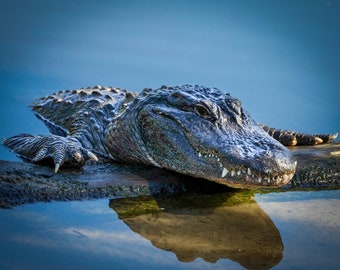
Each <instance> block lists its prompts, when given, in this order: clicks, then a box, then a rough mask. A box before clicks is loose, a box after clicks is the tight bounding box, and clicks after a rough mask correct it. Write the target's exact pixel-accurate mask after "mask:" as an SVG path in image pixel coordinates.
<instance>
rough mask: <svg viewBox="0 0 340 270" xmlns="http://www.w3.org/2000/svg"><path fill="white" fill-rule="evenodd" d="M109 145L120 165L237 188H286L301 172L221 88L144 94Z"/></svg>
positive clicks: (112, 132)
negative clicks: (162, 170)
mask: <svg viewBox="0 0 340 270" xmlns="http://www.w3.org/2000/svg"><path fill="white" fill-rule="evenodd" d="M105 140H106V145H107V147H108V149H109V151H110V153H111V155H112V157H113V158H115V159H117V160H121V161H124V162H137V163H144V164H149V165H154V166H158V167H161V168H166V169H170V170H173V171H176V172H179V173H182V174H186V175H190V176H193V177H198V178H204V179H208V180H211V181H215V182H218V183H222V184H225V185H228V186H231V187H236V188H239V187H241V188H254V187H255V188H256V187H261V186H265V187H276V186H281V185H284V184H286V183H287V182H289V180H290V179H291V178H292V176H293V174H294V172H295V167H296V162H295V161H294V160H293V159H292V157H291V155H290V153H289V152H288V150H287V149H286V148H285V147H284V146H282V145H281V144H280V143H279V142H277V141H276V140H274V139H273V138H271V137H269V135H268V134H267V133H265V132H264V131H263V130H262V128H260V127H259V126H258V125H257V124H256V123H255V121H254V120H253V119H252V118H251V117H250V115H249V114H248V113H247V112H246V111H245V110H244V109H243V108H242V106H241V103H240V101H239V100H238V99H236V98H234V97H232V96H230V95H229V94H224V93H223V92H222V91H220V90H218V89H216V88H205V87H201V86H190V85H184V86H180V87H161V88H160V89H156V90H151V89H144V90H143V92H142V93H141V94H140V95H139V96H138V97H136V98H135V99H134V100H133V101H132V102H131V103H130V104H129V105H128V107H127V108H126V109H125V110H124V111H123V112H122V113H121V115H119V116H118V117H116V118H115V119H114V120H113V122H112V124H110V125H109V126H108V130H107V132H106V138H105ZM122 157H124V158H122Z"/></svg>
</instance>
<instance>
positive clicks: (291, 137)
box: [260, 125, 338, 146]
mask: <svg viewBox="0 0 340 270" xmlns="http://www.w3.org/2000/svg"><path fill="white" fill-rule="evenodd" d="M260 126H261V127H262V128H263V129H264V130H265V131H266V132H267V133H268V134H269V135H270V136H272V137H273V138H274V139H276V140H278V141H279V142H280V143H282V144H283V145H285V146H295V145H316V144H322V143H329V142H331V141H333V140H335V139H336V138H337V137H338V133H335V134H312V135H310V134H305V133H300V132H294V131H289V130H283V129H276V128H271V127H268V126H264V125H260Z"/></svg>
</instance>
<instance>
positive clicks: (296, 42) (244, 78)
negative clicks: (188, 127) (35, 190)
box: [0, 0, 340, 160]
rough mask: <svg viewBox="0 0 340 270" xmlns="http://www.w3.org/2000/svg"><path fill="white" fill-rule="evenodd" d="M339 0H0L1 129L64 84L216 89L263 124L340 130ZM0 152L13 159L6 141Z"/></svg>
mask: <svg viewBox="0 0 340 270" xmlns="http://www.w3.org/2000/svg"><path fill="white" fill-rule="evenodd" d="M339 12H340V2H339V1H279V2H277V1H177V0H175V1H101V2H100V3H97V2H96V1H86V0H85V1H70V0H67V1H66V0H65V1H64V0H60V1H44V0H31V1H19V0H12V1H2V2H1V8H0V39H1V42H0V85H1V91H0V115H1V125H0V137H9V136H11V135H14V134H18V133H21V132H27V133H33V134H37V133H39V134H46V133H47V129H46V128H45V127H44V126H43V124H41V123H39V121H38V120H37V119H35V117H34V116H33V114H32V113H31V112H30V110H29V108H28V105H29V104H30V103H31V102H32V101H33V100H34V99H35V98H38V97H40V96H45V95H47V94H50V93H53V92H54V91H57V90H62V89H76V88H79V87H84V86H89V85H98V84H99V85H106V86H109V85H112V86H117V87H121V88H126V89H130V90H133V91H140V90H142V89H143V88H144V87H159V86H160V85H163V84H168V85H178V84H179V85H180V84H186V83H190V84H196V83H197V84H202V85H206V86H216V87H219V88H221V89H223V90H225V91H228V92H231V93H232V94H233V95H234V96H236V97H238V98H239V99H241V101H242V102H243V105H244V107H245V108H246V109H247V110H248V111H249V112H250V113H251V115H252V116H253V117H254V118H255V119H256V120H257V121H258V122H260V123H264V124H268V125H271V126H274V127H281V128H287V129H295V130H299V131H304V132H310V133H320V132H325V133H334V132H337V131H339V130H340V121H339V120H340V109H339V108H340V106H339V102H340V93H339V85H340V81H339V80H340V76H339V75H340V74H339V70H340V60H339V59H340V58H339V48H340V36H339V32H338V26H339V24H340V17H339V16H338V15H339ZM0 159H7V160H13V159H15V158H14V157H13V155H11V154H9V153H8V151H7V150H5V149H4V148H3V147H1V149H0Z"/></svg>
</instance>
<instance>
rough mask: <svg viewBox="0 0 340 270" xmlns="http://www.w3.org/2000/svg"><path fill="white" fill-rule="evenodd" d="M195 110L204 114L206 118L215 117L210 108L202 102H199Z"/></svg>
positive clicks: (201, 114)
mask: <svg viewBox="0 0 340 270" xmlns="http://www.w3.org/2000/svg"><path fill="white" fill-rule="evenodd" d="M195 111H196V113H197V114H198V115H200V116H202V117H203V118H205V119H210V118H213V116H212V115H211V112H210V110H209V109H208V108H206V107H205V106H203V105H201V104H197V105H196V106H195Z"/></svg>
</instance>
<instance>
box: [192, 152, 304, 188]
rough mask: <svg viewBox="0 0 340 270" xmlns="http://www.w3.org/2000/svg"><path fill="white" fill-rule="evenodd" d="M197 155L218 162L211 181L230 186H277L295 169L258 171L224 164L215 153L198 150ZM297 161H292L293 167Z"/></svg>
mask: <svg viewBox="0 0 340 270" xmlns="http://www.w3.org/2000/svg"><path fill="white" fill-rule="evenodd" d="M196 154H197V156H198V157H199V158H200V159H210V160H211V161H213V162H214V163H217V164H218V167H219V168H220V171H219V173H217V175H219V176H217V179H212V180H213V181H216V182H219V183H227V184H228V185H229V186H231V187H240V186H242V187H244V186H248V187H249V188H251V187H259V186H261V187H278V186H282V185H285V184H287V183H288V182H289V181H290V180H291V179H292V177H293V176H294V173H295V169H292V170H287V171H286V172H285V173H282V172H275V171H273V172H270V171H269V170H267V171H263V172H259V171H257V170H255V169H254V168H249V167H246V166H242V165H233V166H231V165H224V164H223V163H222V162H221V159H220V158H219V157H218V155H217V154H211V153H209V154H205V153H202V152H200V151H196ZM296 164H297V162H296V161H295V162H294V168H295V167H296Z"/></svg>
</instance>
